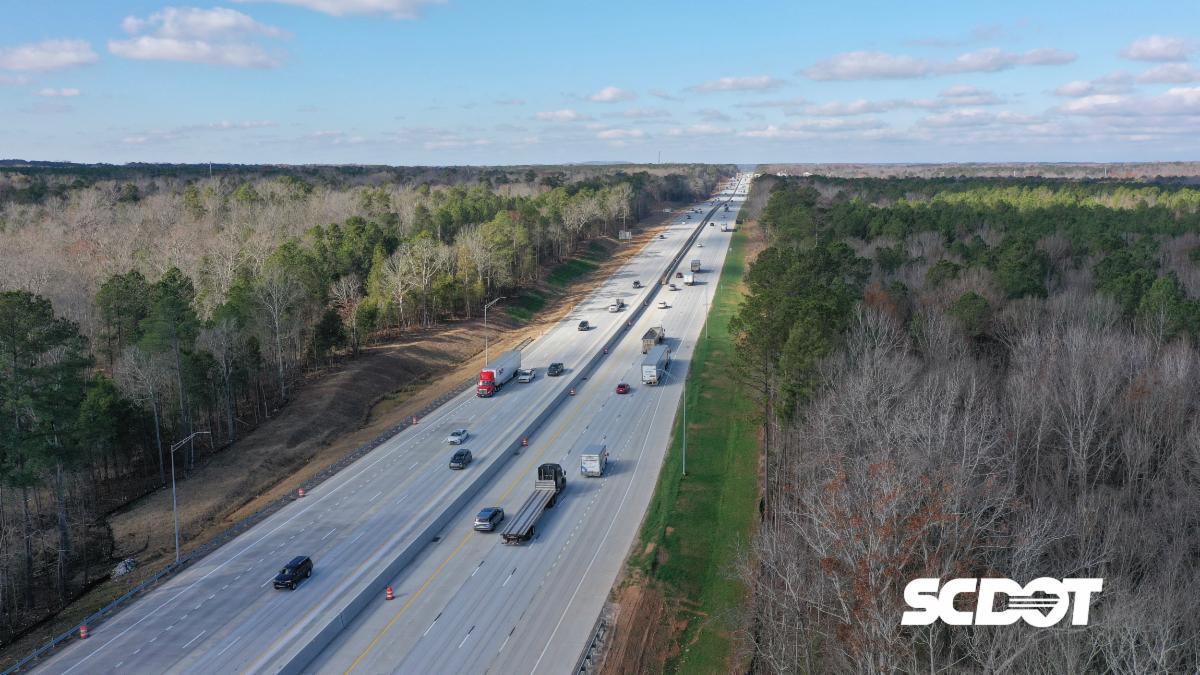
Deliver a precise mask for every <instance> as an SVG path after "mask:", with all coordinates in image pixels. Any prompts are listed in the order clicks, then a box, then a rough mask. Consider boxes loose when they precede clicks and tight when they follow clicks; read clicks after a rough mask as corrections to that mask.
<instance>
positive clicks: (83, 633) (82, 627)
mask: <svg viewBox="0 0 1200 675" xmlns="http://www.w3.org/2000/svg"><path fill="white" fill-rule="evenodd" d="M79 639H80V640H86V639H87V624H86V623H82V624H79Z"/></svg>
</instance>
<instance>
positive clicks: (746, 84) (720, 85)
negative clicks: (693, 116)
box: [689, 75, 784, 92]
mask: <svg viewBox="0 0 1200 675" xmlns="http://www.w3.org/2000/svg"><path fill="white" fill-rule="evenodd" d="M783 84H784V81H783V80H780V79H776V78H774V77H771V76H769V75H752V76H749V77H720V78H717V79H715V80H709V81H708V82H702V83H700V84H697V85H696V86H694V87H689V89H690V90H691V91H697V92H712V91H770V90H771V89H778V88H779V87H781V86H782V85H783Z"/></svg>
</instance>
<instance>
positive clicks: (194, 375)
mask: <svg viewBox="0 0 1200 675" xmlns="http://www.w3.org/2000/svg"><path fill="white" fill-rule="evenodd" d="M733 171H734V168H733V167H716V166H656V167H594V166H588V167H536V168H535V167H521V168H507V169H468V168H460V169H402V168H399V169H393V168H387V167H384V168H377V167H347V168H344V169H340V168H334V167H316V168H296V169H294V170H292V169H287V168H286V167H226V166H214V167H211V168H210V167H208V166H203V167H197V166H191V167H179V166H131V167H111V166H99V167H81V166H78V165H55V164H38V165H17V166H0V420H3V422H2V423H0V643H2V642H5V641H6V640H7V639H8V638H11V637H12V636H13V635H14V634H17V633H19V632H20V631H21V630H23V629H24V628H27V627H28V626H29V625H31V623H33V622H35V621H37V620H39V619H40V618H43V617H44V616H46V615H47V614H48V613H49V612H52V611H54V610H55V609H57V608H58V607H61V606H62V605H64V604H65V603H66V602H68V601H69V600H70V599H71V598H73V597H74V596H75V595H76V594H78V593H79V592H80V591H81V590H83V589H85V588H86V587H87V586H88V585H89V584H90V583H92V582H93V581H94V580H95V579H96V578H98V577H103V576H105V575H107V573H108V572H109V570H110V569H111V567H112V563H113V562H114V561H112V560H110V554H111V551H112V542H111V537H110V534H109V533H108V532H107V529H106V527H105V524H104V523H105V521H104V516H105V515H106V514H108V513H110V512H111V511H112V510H114V509H116V508H119V507H121V506H122V505H124V504H127V503H129V502H130V501H131V500H133V499H136V498H138V497H140V496H142V495H144V494H146V493H147V492H149V491H152V490H156V489H159V488H161V487H162V486H163V485H164V483H165V482H166V481H167V480H169V474H168V473H167V472H168V469H169V462H170V455H169V454H168V453H169V450H170V448H171V447H172V445H173V444H178V443H180V442H182V441H185V440H187V439H189V438H191V439H192V440H191V441H190V442H188V443H187V444H185V445H183V446H182V447H181V448H180V450H179V451H178V452H177V453H175V454H176V461H177V462H179V465H180V468H181V469H182V471H183V473H184V474H185V475H186V472H187V470H188V469H189V468H190V467H192V466H193V465H194V464H195V463H196V462H197V461H198V460H200V459H202V458H203V456H204V455H205V453H212V452H216V451H218V450H220V449H222V448H224V447H228V446H229V445H230V444H232V443H233V442H234V441H236V440H237V439H238V438H239V437H241V436H243V435H245V434H246V433H247V432H248V431H249V430H251V429H253V428H254V427H255V426H256V425H257V424H259V423H260V422H261V421H262V420H264V419H266V418H268V417H270V416H272V415H273V414H274V413H275V412H276V411H277V410H278V409H279V407H280V406H282V405H284V404H285V403H286V402H287V400H288V398H289V394H290V391H291V388H292V387H293V386H295V384H296V383H297V381H298V380H299V378H300V377H302V376H303V375H304V373H305V371H306V370H308V369H311V368H314V367H317V366H319V365H321V364H323V363H325V362H327V361H328V360H329V359H330V358H332V357H333V356H335V355H340V356H343V357H353V355H354V354H356V353H357V352H358V350H359V348H360V347H361V346H362V345H363V344H364V343H366V342H367V341H369V340H370V339H371V337H372V335H375V334H378V333H379V332H381V331H391V332H394V331H404V330H408V329H411V328H414V327H428V326H431V325H433V324H435V323H437V322H441V321H445V320H450V319H455V318H466V317H471V316H472V315H473V314H475V313H477V312H478V310H479V308H480V307H481V306H482V305H483V304H484V303H486V302H487V301H488V300H489V299H491V298H494V297H497V296H499V295H502V294H505V293H508V292H510V291H515V290H519V289H520V288H522V287H527V286H529V285H532V284H534V283H536V282H537V281H538V280H539V276H540V275H541V274H542V271H543V270H544V269H545V266H546V265H549V264H553V263H555V262H557V261H561V260H563V259H564V258H567V257H568V256H570V255H572V253H573V252H574V250H575V248H576V247H577V245H579V244H580V242H583V241H585V240H587V239H589V238H592V237H596V236H608V235H615V234H616V230H617V229H619V228H621V227H622V226H624V225H633V224H634V223H636V222H637V220H638V219H639V218H640V217H641V216H642V215H643V214H645V213H647V212H648V210H649V209H651V208H653V207H656V206H659V205H661V204H663V203H672V202H682V201H686V200H691V199H694V198H697V197H700V196H705V195H707V194H709V193H710V192H711V190H712V189H713V188H714V187H715V185H716V183H717V182H718V180H720V179H721V178H722V177H724V176H727V175H731V174H732V173H733ZM210 172H211V175H210ZM437 181H442V182H440V183H439V182H437ZM194 434H200V435H198V436H193V435H194Z"/></svg>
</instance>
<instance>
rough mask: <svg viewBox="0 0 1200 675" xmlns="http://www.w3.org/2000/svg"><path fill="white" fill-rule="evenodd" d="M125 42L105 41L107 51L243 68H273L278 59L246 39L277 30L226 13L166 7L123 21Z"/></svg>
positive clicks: (270, 34)
mask: <svg viewBox="0 0 1200 675" xmlns="http://www.w3.org/2000/svg"><path fill="white" fill-rule="evenodd" d="M121 27H122V28H124V30H125V32H127V33H129V34H130V35H131V36H133V37H131V38H129V39H127V40H110V41H109V43H108V50H109V51H110V52H112V53H113V54H116V55H118V56H123V57H125V58H130V59H142V60H154V61H188V62H192V63H207V64H212V65H222V66H238V67H243V68H273V67H275V66H277V65H279V59H278V58H277V57H275V56H272V55H270V54H268V53H267V51H266V50H265V49H263V47H262V46H261V45H259V44H257V43H255V42H251V41H249V38H252V37H273V38H274V37H281V36H283V35H284V33H283V31H281V30H280V29H278V28H275V27H274V26H268V25H266V24H262V23H259V22H258V21H255V20H254V19H252V18H251V17H249V16H247V15H245V14H243V13H241V12H238V11H236V10H232V9H225V8H222V7H215V8H213V9H197V8H194V7H187V8H176V7H167V8H165V9H163V10H161V11H158V12H155V13H153V14H151V15H150V16H148V17H146V18H144V19H142V18H139V17H135V16H128V17H125V20H124V21H122V22H121Z"/></svg>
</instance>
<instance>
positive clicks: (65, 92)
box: [37, 87, 79, 98]
mask: <svg viewBox="0 0 1200 675" xmlns="http://www.w3.org/2000/svg"><path fill="white" fill-rule="evenodd" d="M37 95H38V96H47V97H63V98H65V97H69V96H78V95H79V90H78V89H75V88H73V87H63V88H62V89H51V88H49V87H47V88H45V89H40V90H38V91H37Z"/></svg>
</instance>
